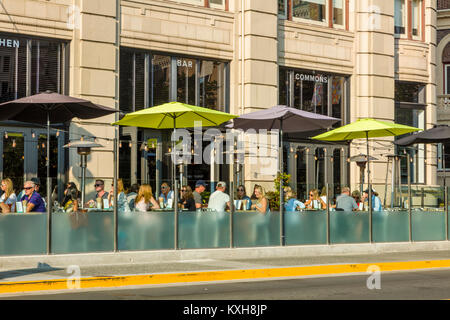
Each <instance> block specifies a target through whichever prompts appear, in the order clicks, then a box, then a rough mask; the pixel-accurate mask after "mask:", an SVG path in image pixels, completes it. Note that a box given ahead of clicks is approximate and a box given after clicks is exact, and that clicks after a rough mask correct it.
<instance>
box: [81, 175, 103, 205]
mask: <svg viewBox="0 0 450 320" xmlns="http://www.w3.org/2000/svg"><path fill="white" fill-rule="evenodd" d="M94 187H95V198H94V199H91V200H89V201H88V202H87V203H86V206H88V207H89V206H92V205H94V204H95V203H96V201H97V198H101V199H102V201H103V199H108V192H106V191H105V181H103V180H101V179H97V180H95V184H94Z"/></svg>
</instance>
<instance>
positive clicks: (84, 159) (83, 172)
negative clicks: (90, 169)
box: [80, 154, 87, 209]
mask: <svg viewBox="0 0 450 320" xmlns="http://www.w3.org/2000/svg"><path fill="white" fill-rule="evenodd" d="M80 161H81V209H84V199H85V189H86V188H85V185H86V181H85V179H86V162H87V155H85V154H82V155H80Z"/></svg>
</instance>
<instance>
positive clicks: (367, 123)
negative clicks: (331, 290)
mask: <svg viewBox="0 0 450 320" xmlns="http://www.w3.org/2000/svg"><path fill="white" fill-rule="evenodd" d="M419 130H421V129H419V128H415V127H410V126H406V125H403V124H397V123H392V122H386V121H381V120H376V119H372V118H363V119H358V120H357V121H355V122H353V123H350V124H347V125H345V126H342V127H339V128H337V129H334V130H331V131H328V132H325V133H322V134H319V135H317V136H315V137H312V139H315V140H324V141H343V140H353V139H364V138H365V139H366V147H367V184H368V189H369V213H370V218H369V219H370V220H369V223H370V225H371V222H372V188H371V185H370V163H369V162H370V156H369V138H378V137H389V136H399V135H402V134H406V133H411V132H414V131H419ZM370 241H372V226H370Z"/></svg>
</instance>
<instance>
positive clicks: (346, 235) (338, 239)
mask: <svg viewBox="0 0 450 320" xmlns="http://www.w3.org/2000/svg"><path fill="white" fill-rule="evenodd" d="M369 241H370V236H369V213H368V212H367V211H331V212H330V242H331V243H359V242H369Z"/></svg>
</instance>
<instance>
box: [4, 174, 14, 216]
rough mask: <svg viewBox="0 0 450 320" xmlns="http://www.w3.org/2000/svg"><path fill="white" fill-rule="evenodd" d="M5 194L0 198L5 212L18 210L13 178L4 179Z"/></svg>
mask: <svg viewBox="0 0 450 320" xmlns="http://www.w3.org/2000/svg"><path fill="white" fill-rule="evenodd" d="M2 191H3V194H2V196H1V198H0V208H1V210H2V212H3V213H10V212H15V211H16V201H17V197H16V194H15V193H14V190H13V183H12V181H11V179H9V178H6V179H3V180H2Z"/></svg>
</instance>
